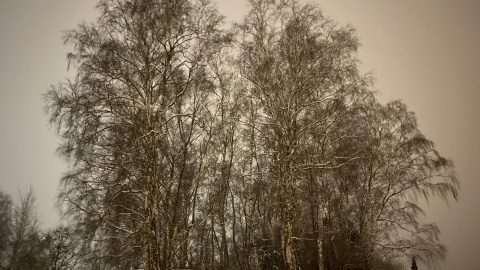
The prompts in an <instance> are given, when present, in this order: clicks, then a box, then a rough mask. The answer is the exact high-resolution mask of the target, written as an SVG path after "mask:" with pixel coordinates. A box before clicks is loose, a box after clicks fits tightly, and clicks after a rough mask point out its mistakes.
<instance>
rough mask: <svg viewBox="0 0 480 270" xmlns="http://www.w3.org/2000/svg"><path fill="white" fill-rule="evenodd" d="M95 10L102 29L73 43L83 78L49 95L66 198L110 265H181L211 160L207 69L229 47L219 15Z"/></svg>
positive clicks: (148, 1)
mask: <svg viewBox="0 0 480 270" xmlns="http://www.w3.org/2000/svg"><path fill="white" fill-rule="evenodd" d="M97 7H98V10H99V11H100V17H99V18H98V20H97V22H96V23H95V24H91V25H89V24H81V25H79V26H78V28H77V29H75V30H71V31H68V32H67V33H66V36H65V40H66V42H71V43H72V44H73V45H74V47H75V51H74V52H73V53H71V54H69V59H70V62H71V64H72V65H73V66H74V67H75V68H76V69H77V71H78V75H77V77H76V78H75V80H73V81H67V82H64V83H60V84H58V85H56V86H53V87H52V89H51V90H50V91H48V93H47V94H46V95H45V100H46V102H47V112H48V114H49V115H50V117H51V118H50V120H51V123H52V124H54V125H56V126H57V128H58V132H59V134H60V135H61V137H62V139H63V143H62V145H61V146H60V148H59V149H60V153H61V154H62V155H63V156H65V157H66V158H68V159H69V160H71V167H70V169H69V171H68V172H67V174H66V176H65V177H63V179H62V186H63V190H62V193H61V196H60V197H61V200H62V201H64V202H65V203H66V204H67V214H68V215H69V216H70V217H73V218H74V220H75V222H77V224H78V225H79V226H83V227H84V229H85V230H86V231H87V232H89V235H90V238H89V241H94V242H95V243H96V245H99V246H101V249H103V250H104V251H105V250H106V253H105V257H106V258H110V259H109V260H110V261H111V263H112V264H113V265H117V267H121V268H128V267H143V268H145V269H160V268H161V269H167V268H171V267H180V268H182V267H184V266H185V265H186V263H187V260H188V252H189V247H188V246H185V245H188V241H187V239H188V234H189V229H188V226H187V225H188V222H190V219H191V216H192V214H193V211H194V209H192V205H191V202H192V201H194V200H193V198H192V196H194V195H195V193H194V192H192V190H194V189H195V187H196V186H197V185H198V181H201V179H202V178H201V175H202V169H203V166H202V163H203V160H202V159H203V158H204V157H205V156H206V153H207V151H208V144H207V143H208V139H205V138H206V137H205V136H207V135H205V133H208V132H205V128H206V127H208V125H207V124H205V123H204V122H205V121H206V119H203V115H204V112H205V110H206V109H205V108H206V106H207V102H208V96H209V95H210V94H211V93H212V89H213V84H212V83H211V82H210V81H209V75H208V70H207V68H206V62H207V61H208V59H209V57H210V56H212V55H213V54H215V53H216V52H217V51H218V50H219V49H220V48H221V47H222V46H223V45H222V44H224V43H225V41H226V40H225V37H224V36H223V35H222V33H221V32H220V31H219V29H218V27H219V25H220V23H221V20H222V17H221V16H220V15H218V14H217V12H216V10H215V9H214V8H213V7H212V5H211V4H210V3H208V1H186V0H181V1H155V0H138V1H136V0H135V1H126V0H125V1H123V0H119V1H116V0H102V1H100V2H99V3H98V5H97ZM204 135H205V136H204Z"/></svg>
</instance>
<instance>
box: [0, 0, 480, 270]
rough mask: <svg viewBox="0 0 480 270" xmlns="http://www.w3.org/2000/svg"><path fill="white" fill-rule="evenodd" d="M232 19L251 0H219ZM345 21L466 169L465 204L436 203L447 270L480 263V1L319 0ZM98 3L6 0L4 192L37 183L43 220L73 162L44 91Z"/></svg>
mask: <svg viewBox="0 0 480 270" xmlns="http://www.w3.org/2000/svg"><path fill="white" fill-rule="evenodd" d="M217 2H218V7H219V9H220V10H221V12H222V13H223V14H225V15H227V16H228V17H227V21H228V22H231V21H234V20H237V21H238V20H239V19H240V18H241V17H242V16H243V14H244V13H245V8H244V6H245V1H240V0H219V1H217ZM311 2H313V3H316V4H318V5H319V6H320V7H321V8H322V9H323V11H324V14H325V15H326V16H328V17H331V18H332V19H334V20H335V21H337V22H338V23H339V24H340V25H345V24H347V23H348V24H352V25H353V26H354V27H355V28H356V29H357V31H358V35H359V37H360V41H361V43H362V47H361V48H360V50H359V53H358V57H359V59H360V60H361V61H362V62H363V64H362V66H361V68H362V71H364V72H367V71H373V73H374V76H375V77H376V84H375V89H378V90H379V91H380V94H379V96H378V97H379V99H380V100H381V101H382V102H387V101H389V100H394V99H402V100H403V101H404V102H405V103H406V104H407V105H408V107H409V109H410V110H412V111H414V112H416V115H417V117H418V120H419V124H420V128H421V130H422V131H423V133H424V134H425V135H426V136H427V137H428V138H429V139H431V140H433V141H434V142H435V143H436V145H437V149H438V150H439V151H440V153H442V154H443V155H444V156H446V157H449V158H452V159H453V161H454V162H455V164H456V167H457V173H458V176H459V179H460V181H461V187H462V191H461V193H460V200H459V202H458V203H455V202H451V203H450V204H449V205H447V204H445V203H444V202H441V201H438V200H431V201H430V205H429V206H428V207H427V215H428V216H427V218H426V220H428V221H436V222H437V223H438V225H439V226H440V229H441V231H442V235H441V239H442V241H443V243H444V244H446V245H447V248H448V250H449V253H448V255H447V261H446V262H445V263H444V264H443V267H442V268H441V269H440V270H450V269H452V270H453V269H465V270H467V269H468V270H470V269H471V270H479V269H480V256H479V254H480V251H479V250H480V181H479V179H478V177H479V176H480V155H479V153H480V142H479V140H480V107H479V106H477V105H478V103H479V102H480V15H479V14H480V1H476V0H471V1H458V0H450V1H441V0H430V1H427V0H397V1H386V0H363V1H360V0H315V1H311ZM95 3H96V0H76V1H73V0H41V1H38V0H0V189H2V190H3V191H4V192H7V193H9V194H11V195H13V196H16V194H17V193H18V190H19V189H21V190H26V189H27V188H28V187H29V186H30V185H31V186H32V187H33V188H34V191H35V192H36V194H37V203H38V210H39V214H40V215H41V216H42V220H43V226H44V227H52V226H54V225H55V224H56V223H57V222H58V214H57V211H56V210H54V208H53V207H54V206H53V205H54V202H55V196H56V193H57V190H58V189H57V187H58V180H59V178H60V177H61V174H62V172H63V171H65V169H66V164H65V163H64V162H63V161H62V160H60V159H59V158H57V157H56V155H55V149H56V147H57V144H58V137H57V136H56V135H55V130H54V129H53V128H51V127H49V126H48V124H47V117H46V116H45V115H44V114H43V105H44V104H43V101H42V98H41V95H42V93H44V92H45V91H46V90H47V89H48V88H49V85H50V84H56V83H57V82H58V81H61V80H64V79H65V78H67V77H68V76H71V75H72V73H71V72H70V74H68V73H67V70H66V69H67V62H66V60H65V56H66V53H67V52H68V51H69V50H70V48H69V47H68V46H64V45H63V42H62V40H61V36H62V33H61V31H62V30H64V29H70V28H72V27H75V25H76V24H78V23H80V22H82V21H83V20H85V21H93V20H94V18H95V17H96V11H95V9H94V5H95Z"/></svg>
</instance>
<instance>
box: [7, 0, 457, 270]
mask: <svg viewBox="0 0 480 270" xmlns="http://www.w3.org/2000/svg"><path fill="white" fill-rule="evenodd" d="M248 4H249V7H248V8H249V10H248V13H247V15H246V16H245V17H244V19H243V21H242V22H241V23H238V24H235V25H233V26H232V27H226V26H225V25H224V23H223V19H224V18H223V16H222V15H221V14H219V12H218V11H217V10H216V8H215V5H213V4H212V3H211V2H209V1H207V0H175V1H160V0H100V1H99V2H98V4H97V8H98V11H99V13H100V15H99V17H98V19H97V21H96V22H95V23H91V24H87V23H83V24H80V25H79V26H78V27H77V28H76V29H73V30H70V31H68V32H66V34H65V41H66V42H70V43H71V44H73V45H74V51H73V52H72V53H70V54H69V55H68V61H69V66H71V67H73V68H75V69H76V71H77V76H76V77H75V78H74V79H71V80H67V81H65V82H61V83H59V84H57V85H54V86H52V88H51V89H50V90H49V91H47V92H46V93H45V95H44V100H45V102H46V111H47V114H48V115H49V116H50V122H51V124H53V125H54V126H55V127H56V128H57V131H58V133H59V135H60V137H61V140H62V141H61V144H60V147H59V153H60V155H61V156H62V157H64V158H66V159H67V160H68V161H69V168H68V170H67V172H66V173H65V175H64V177H63V178H62V179H61V183H60V186H61V192H60V194H59V203H60V205H61V206H62V209H63V210H64V215H65V217H66V218H68V219H69V221H70V223H69V227H68V228H67V229H65V230H67V232H72V235H74V236H72V237H73V238H71V239H72V240H69V241H72V243H73V242H75V243H76V244H75V245H72V246H75V247H72V250H71V251H72V254H73V253H74V254H75V256H74V257H75V260H73V259H69V260H68V261H70V262H73V263H74V264H72V265H70V266H69V269H148V270H151V269H155V270H156V269H252V270H253V269H255V270H256V269H262V270H263V269H265V270H266V269H287V270H293V269H295V270H297V269H325V270H336V269H359V270H360V269H402V264H401V260H402V258H403V256H409V257H415V258H416V259H417V260H421V261H424V262H426V263H435V262H438V261H440V260H441V259H442V258H443V257H444V256H445V253H446V249H445V247H444V246H443V245H442V244H441V243H440V242H439V232H440V231H439V229H438V227H437V226H436V225H435V224H423V223H422V222H421V220H420V219H421V217H422V215H423V214H424V213H423V210H422V209H421V207H420V206H419V205H418V200H419V199H420V198H425V199H428V198H430V197H432V196H439V197H441V198H443V199H445V200H448V198H449V197H453V198H455V199H456V198H457V197H458V188H459V183H458V180H457V179H456V176H455V172H454V167H453V163H452V161H450V160H448V159H446V158H444V157H443V156H441V155H440V154H439V153H438V152H437V151H436V150H435V146H434V143H433V142H432V141H430V140H428V139H427V138H426V137H425V136H424V135H423V134H422V133H421V131H420V130H419V128H418V124H417V122H416V117H415V114H414V113H413V112H410V111H408V109H407V107H406V105H405V104H404V103H402V102H401V101H392V102H389V103H387V104H381V103H380V102H378V100H377V99H376V97H375V92H374V91H373V90H372V88H373V84H372V78H371V76H370V75H369V74H366V75H364V74H361V73H360V71H359V68H358V63H359V60H358V59H357V58H356V51H357V49H358V46H359V41H358V37H357V36H356V33H355V30H354V29H353V28H352V27H350V26H338V24H337V23H335V22H334V21H333V20H331V19H330V18H328V17H326V16H325V15H324V14H323V13H322V12H321V10H319V9H318V8H317V7H316V6H314V5H309V4H306V5H303V4H300V3H299V2H298V1H295V0H271V1H266V0H249V1H248ZM14 212H15V211H14ZM14 216H15V215H14ZM13 227H14V226H13ZM13 227H12V228H13ZM62 230H63V229H60V231H59V232H55V233H52V235H55V234H58V235H56V236H55V237H57V238H58V237H61V236H62V235H63V233H64V231H62ZM73 232H74V233H73ZM11 235H15V234H11ZM2 237H3V236H2ZM52 237H53V236H52ZM14 238H15V237H14V236H10V239H14ZM52 239H54V238H52ZM73 239H75V240H73ZM12 243H13V242H12ZM30 247H32V246H31V245H30ZM73 251H75V252H73ZM9 256H10V257H11V258H13V253H12V252H10V253H9ZM15 256H17V255H15ZM12 269H17V268H12ZM18 269H20V268H18ZM51 269H61V268H51Z"/></svg>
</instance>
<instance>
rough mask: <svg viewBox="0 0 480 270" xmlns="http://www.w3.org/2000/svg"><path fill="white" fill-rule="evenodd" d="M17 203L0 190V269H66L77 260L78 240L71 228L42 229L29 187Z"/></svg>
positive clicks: (70, 267)
mask: <svg viewBox="0 0 480 270" xmlns="http://www.w3.org/2000/svg"><path fill="white" fill-rule="evenodd" d="M18 200H19V202H18V203H17V204H15V203H13V202H12V199H11V198H10V196H9V195H8V194H5V193H3V192H1V191H0V219H1V222H0V269H8V270H30V269H39V270H69V269H76V267H77V266H78V264H77V262H78V260H79V259H80V257H81V256H80V253H79V252H78V251H79V249H78V246H79V244H80V239H79V238H78V234H76V233H74V232H73V229H72V228H69V227H64V226H58V227H56V228H54V229H50V230H47V231H42V230H41V229H40V228H39V224H38V223H39V222H38V218H37V213H36V209H35V195H34V193H33V191H32V190H31V189H30V190H29V191H28V192H25V193H20V196H19V198H18Z"/></svg>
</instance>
